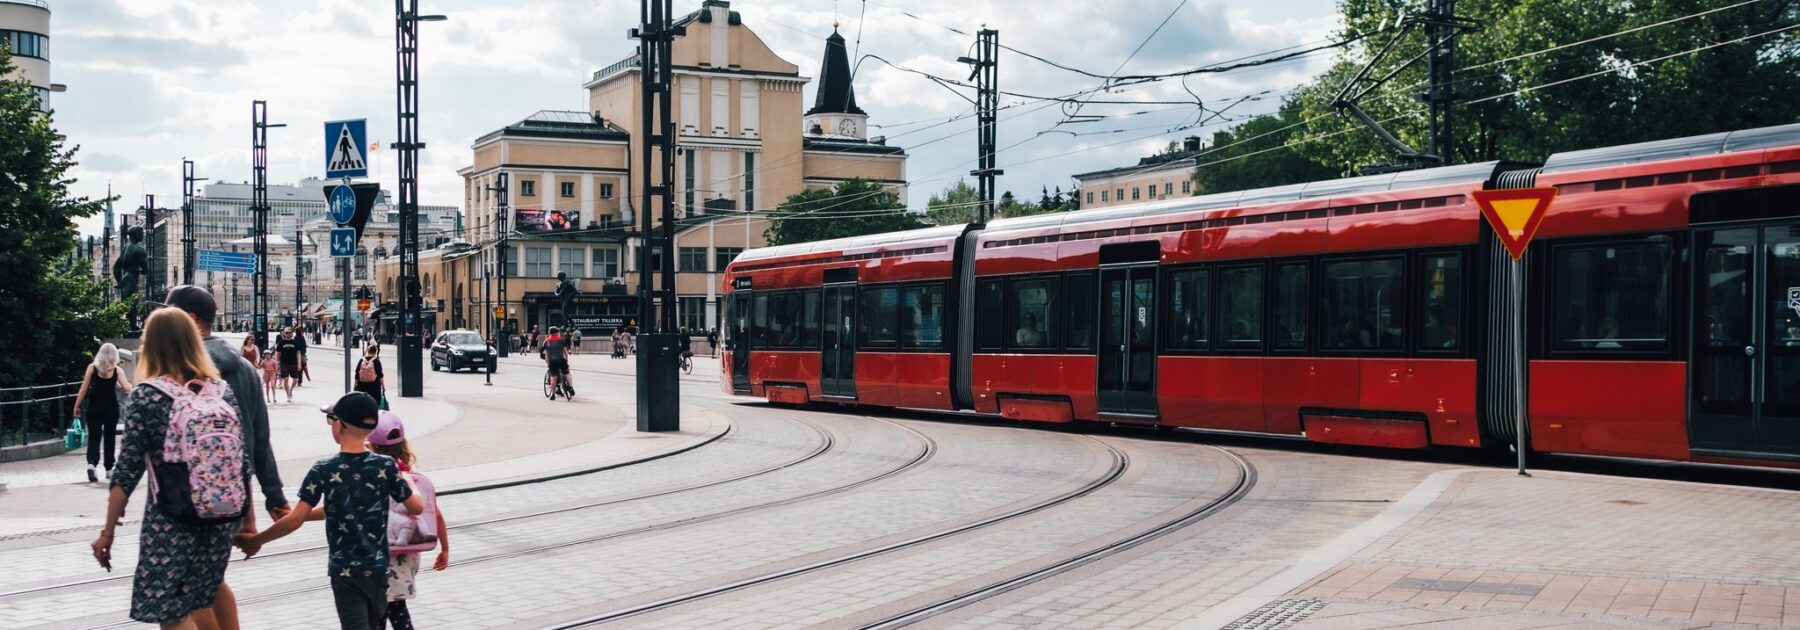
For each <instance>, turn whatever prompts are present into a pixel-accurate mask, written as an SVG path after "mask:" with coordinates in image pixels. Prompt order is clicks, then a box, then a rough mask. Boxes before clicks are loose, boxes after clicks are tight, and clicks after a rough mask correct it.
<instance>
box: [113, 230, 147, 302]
mask: <svg viewBox="0 0 1800 630" xmlns="http://www.w3.org/2000/svg"><path fill="white" fill-rule="evenodd" d="M125 240H126V241H128V243H127V244H126V245H125V247H124V248H122V249H121V250H120V251H119V258H118V259H117V260H114V261H113V268H112V273H113V282H114V283H115V284H117V285H118V287H119V299H121V300H129V299H131V296H133V295H137V291H138V278H142V277H144V276H147V275H149V274H150V252H149V251H147V250H145V249H144V246H143V245H142V244H141V243H142V241H143V240H144V228H142V227H139V226H136V225H133V226H131V227H128V228H125Z"/></svg>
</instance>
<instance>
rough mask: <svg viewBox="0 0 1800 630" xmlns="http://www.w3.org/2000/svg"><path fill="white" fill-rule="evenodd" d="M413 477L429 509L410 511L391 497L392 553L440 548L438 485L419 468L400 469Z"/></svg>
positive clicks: (389, 538)
mask: <svg viewBox="0 0 1800 630" xmlns="http://www.w3.org/2000/svg"><path fill="white" fill-rule="evenodd" d="M400 474H402V475H406V476H407V477H410V478H412V482H413V490H415V491H417V492H418V493H419V500H421V501H424V502H425V509H424V510H422V511H420V512H419V513H418V514H417V515H414V514H407V513H406V508H405V507H404V506H402V505H401V504H399V503H395V502H393V501H388V554H390V555H395V556H398V555H402V554H408V553H424V552H427V551H431V550H432V549H436V548H437V541H438V530H437V488H436V487H435V486H433V485H432V484H431V478H429V477H426V476H425V475H422V474H419V473H417V472H404V473H400Z"/></svg>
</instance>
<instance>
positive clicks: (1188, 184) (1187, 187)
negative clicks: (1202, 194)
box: [1181, 179, 1194, 195]
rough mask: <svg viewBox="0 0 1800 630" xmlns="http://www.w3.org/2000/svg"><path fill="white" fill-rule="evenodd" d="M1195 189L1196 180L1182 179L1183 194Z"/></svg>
mask: <svg viewBox="0 0 1800 630" xmlns="http://www.w3.org/2000/svg"><path fill="white" fill-rule="evenodd" d="M1193 191H1194V182H1193V180H1185V179H1184V180H1182V181H1181V193H1182V194H1184V195H1185V194H1187V193H1190V192H1193Z"/></svg>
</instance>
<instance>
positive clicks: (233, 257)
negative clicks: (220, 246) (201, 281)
mask: <svg viewBox="0 0 1800 630" xmlns="http://www.w3.org/2000/svg"><path fill="white" fill-rule="evenodd" d="M198 258H199V260H198V264H197V265H196V267H197V268H198V269H199V270H201V271H226V272H232V273H256V254H252V253H240V252H221V251H217V250H210V249H202V250H200V251H199V252H198Z"/></svg>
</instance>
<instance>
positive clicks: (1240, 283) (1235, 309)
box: [1219, 266, 1263, 350]
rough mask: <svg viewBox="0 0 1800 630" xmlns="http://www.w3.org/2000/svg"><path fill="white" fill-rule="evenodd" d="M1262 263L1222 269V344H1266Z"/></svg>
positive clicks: (1242, 346)
mask: <svg viewBox="0 0 1800 630" xmlns="http://www.w3.org/2000/svg"><path fill="white" fill-rule="evenodd" d="M1262 307H1263V270H1262V267H1260V266H1258V267H1237V268H1231V269H1223V270H1220V271H1219V326H1220V329H1219V333H1220V334H1221V335H1222V337H1221V338H1220V339H1219V347H1220V348H1229V349H1233V350H1257V349H1260V348H1262Z"/></svg>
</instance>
